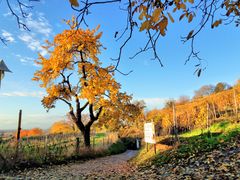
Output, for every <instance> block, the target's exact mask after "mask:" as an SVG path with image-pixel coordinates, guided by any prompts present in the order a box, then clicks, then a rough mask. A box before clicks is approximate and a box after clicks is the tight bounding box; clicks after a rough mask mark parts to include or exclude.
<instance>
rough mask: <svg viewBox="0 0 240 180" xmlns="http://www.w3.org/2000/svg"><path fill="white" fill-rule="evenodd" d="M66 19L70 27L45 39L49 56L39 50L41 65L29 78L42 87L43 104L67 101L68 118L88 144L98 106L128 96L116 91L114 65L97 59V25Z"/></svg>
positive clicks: (113, 103) (110, 104)
mask: <svg viewBox="0 0 240 180" xmlns="http://www.w3.org/2000/svg"><path fill="white" fill-rule="evenodd" d="M66 23H67V24H68V25H69V26H70V29H67V30H64V31H63V32H62V33H60V34H58V35H56V36H55V38H54V40H53V42H49V41H46V43H47V45H46V46H45V48H46V50H47V51H48V53H49V56H48V57H43V56H42V55H41V54H39V58H38V60H37V61H36V63H37V64H39V65H40V67H41V69H40V70H38V71H36V72H35V74H34V78H33V80H34V81H39V82H41V84H40V86H41V87H42V88H45V89H46V92H47V95H46V96H45V97H44V98H43V99H42V104H43V106H44V107H45V108H47V109H51V108H54V107H55V103H56V102H57V101H62V102H64V103H66V104H67V105H68V107H69V114H70V117H71V119H72V120H73V121H74V122H75V123H76V125H77V126H78V128H79V129H80V130H81V132H82V133H83V135H84V138H85V145H86V146H90V127H91V126H92V124H93V123H94V122H95V121H97V120H98V118H99V116H100V114H101V112H102V110H103V109H104V108H107V107H108V108H109V107H116V105H117V104H124V103H128V102H129V101H130V99H131V97H130V96H128V95H127V94H126V93H121V92H120V87H121V86H120V84H119V83H117V82H116V80H115V79H114V71H113V69H114V67H113V66H107V67H103V66H102V63H101V62H100V60H99V59H98V55H99V54H100V52H101V48H102V45H101V43H100V38H101V34H102V33H97V30H98V28H96V29H93V30H89V29H87V30H83V29H80V28H77V23H76V21H75V18H73V19H72V20H71V21H70V20H68V21H66ZM74 101H75V103H74ZM74 104H75V111H74ZM82 104H83V105H82ZM87 107H88V113H89V117H90V120H89V121H88V122H87V123H86V124H84V123H83V121H82V113H83V111H84V110H85V109H86V108H87Z"/></svg>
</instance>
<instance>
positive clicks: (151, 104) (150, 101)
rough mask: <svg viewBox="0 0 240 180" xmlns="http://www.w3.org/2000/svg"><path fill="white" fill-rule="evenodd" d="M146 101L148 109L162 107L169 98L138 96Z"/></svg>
mask: <svg viewBox="0 0 240 180" xmlns="http://www.w3.org/2000/svg"><path fill="white" fill-rule="evenodd" d="M137 99H138V100H143V101H144V102H145V103H146V106H147V108H148V109H154V108H162V107H163V105H164V103H165V101H166V100H167V98H137Z"/></svg>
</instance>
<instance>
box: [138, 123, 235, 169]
mask: <svg viewBox="0 0 240 180" xmlns="http://www.w3.org/2000/svg"><path fill="white" fill-rule="evenodd" d="M239 135H240V124H235V123H231V122H229V121H222V122H219V123H216V124H213V125H212V126H211V127H210V132H208V130H207V129H204V130H200V129H196V130H193V131H191V132H187V133H184V134H181V135H180V137H179V139H180V144H179V145H178V146H177V147H174V148H173V149H172V150H168V151H165V152H162V153H158V154H156V155H154V154H153V152H146V148H143V149H142V150H141V151H140V153H139V154H138V156H137V157H135V158H134V159H133V163H135V164H138V165H141V164H146V163H148V162H150V163H153V164H157V165H162V164H165V163H169V162H174V161H177V160H179V159H182V158H187V157H189V156H192V155H196V154H201V153H203V152H207V151H211V150H213V149H215V148H218V147H219V146H221V145H222V144H224V143H225V142H228V141H230V140H231V139H232V138H234V137H236V136H239ZM168 140H169V141H170V140H171V137H168V139H165V140H164V141H168Z"/></svg>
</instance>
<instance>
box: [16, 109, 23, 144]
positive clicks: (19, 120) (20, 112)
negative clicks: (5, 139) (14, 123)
mask: <svg viewBox="0 0 240 180" xmlns="http://www.w3.org/2000/svg"><path fill="white" fill-rule="evenodd" d="M21 123H22V110H21V109H20V111H19V116H18V129H17V141H19V140H20V134H21Z"/></svg>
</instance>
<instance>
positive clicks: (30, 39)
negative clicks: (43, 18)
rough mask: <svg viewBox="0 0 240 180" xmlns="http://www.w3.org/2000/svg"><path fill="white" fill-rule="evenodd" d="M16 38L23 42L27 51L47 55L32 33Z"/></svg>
mask: <svg viewBox="0 0 240 180" xmlns="http://www.w3.org/2000/svg"><path fill="white" fill-rule="evenodd" d="M18 38H19V39H20V40H21V41H23V42H24V43H25V44H26V45H27V47H28V48H29V49H31V50H32V51H37V52H39V53H40V54H41V55H43V56H45V55H46V54H47V51H46V50H45V49H44V48H43V47H42V45H41V43H40V41H39V40H38V39H37V38H36V37H35V35H34V34H33V33H31V34H27V33H23V34H21V35H20V36H18Z"/></svg>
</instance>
